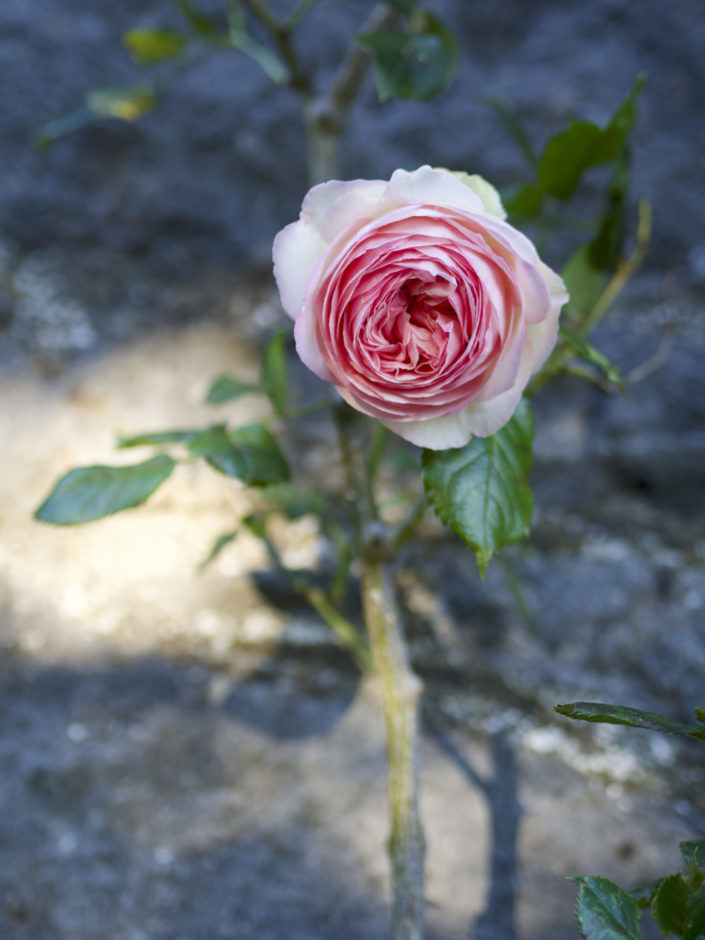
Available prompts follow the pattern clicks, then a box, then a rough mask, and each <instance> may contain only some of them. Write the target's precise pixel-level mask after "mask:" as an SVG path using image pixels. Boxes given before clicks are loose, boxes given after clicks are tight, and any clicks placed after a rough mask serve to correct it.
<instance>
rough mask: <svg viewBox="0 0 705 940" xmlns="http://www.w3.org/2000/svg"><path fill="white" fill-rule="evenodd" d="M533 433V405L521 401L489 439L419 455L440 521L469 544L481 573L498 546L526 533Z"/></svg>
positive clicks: (477, 439) (531, 506) (426, 483)
mask: <svg viewBox="0 0 705 940" xmlns="http://www.w3.org/2000/svg"><path fill="white" fill-rule="evenodd" d="M533 437H534V419H533V415H532V413H531V407H530V405H529V403H528V401H526V400H525V399H522V401H521V402H520V403H519V406H518V407H517V409H516V411H515V412H514V415H513V417H512V418H511V419H510V420H509V421H508V422H507V424H505V425H504V427H503V428H500V430H499V431H497V433H496V434H494V435H493V436H492V437H484V438H483V437H475V438H473V439H472V440H471V441H470V443H469V444H467V445H466V446H465V447H458V448H455V449H453V450H446V451H433V450H425V451H424V453H423V476H424V486H425V488H426V493H427V495H428V498H429V501H430V503H431V505H432V506H433V509H434V510H435V512H436V514H437V515H438V516H440V518H441V519H442V520H443V522H445V524H446V525H448V526H450V528H451V529H452V530H453V531H454V532H455V533H456V534H457V535H459V536H460V537H461V538H462V539H464V540H465V541H466V542H467V543H468V545H470V546H472V548H473V549H474V551H475V557H476V559H477V564H478V567H479V569H480V573H481V575H482V576H483V577H484V573H485V569H486V568H487V564H488V562H489V560H490V558H491V557H492V555H493V554H494V552H495V551H497V549H499V548H502V547H503V546H505V545H511V544H512V543H513V542H518V541H519V539H521V538H523V537H524V536H525V535H527V534H528V532H529V529H530V526H531V512H532V509H533V495H532V492H531V488H530V487H529V473H530V471H531V457H532V452H531V450H532V443H533Z"/></svg>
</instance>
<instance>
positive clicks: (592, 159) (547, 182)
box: [538, 121, 614, 199]
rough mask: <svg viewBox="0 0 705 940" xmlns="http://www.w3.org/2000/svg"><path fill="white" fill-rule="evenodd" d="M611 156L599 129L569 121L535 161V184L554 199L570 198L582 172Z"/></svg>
mask: <svg viewBox="0 0 705 940" xmlns="http://www.w3.org/2000/svg"><path fill="white" fill-rule="evenodd" d="M613 157H614V148H613V147H612V146H610V144H609V143H608V142H607V141H606V140H605V134H604V131H603V130H602V128H600V127H598V126H597V124H592V123H591V122H590V121H572V122H571V123H570V124H569V125H568V127H567V128H566V129H565V130H564V131H561V132H560V133H559V134H556V135H555V136H554V137H552V138H551V139H550V140H549V142H548V143H547V144H546V148H545V150H544V152H543V153H542V154H541V158H540V160H539V169H538V177H539V185H540V187H541V189H543V191H544V192H546V193H550V194H551V195H552V196H556V197H557V198H558V199H568V198H570V196H572V195H573V193H574V191H575V188H576V187H577V185H578V183H579V182H580V177H581V176H582V175H583V173H584V172H585V170H587V169H588V168H589V167H591V166H595V165H596V164H598V163H604V162H605V161H606V160H611V159H612V158H613Z"/></svg>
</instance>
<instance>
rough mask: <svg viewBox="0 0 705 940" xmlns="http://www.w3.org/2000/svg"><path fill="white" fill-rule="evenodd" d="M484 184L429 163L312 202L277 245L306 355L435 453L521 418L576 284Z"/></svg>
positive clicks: (371, 411) (319, 191)
mask: <svg viewBox="0 0 705 940" xmlns="http://www.w3.org/2000/svg"><path fill="white" fill-rule="evenodd" d="M504 219H505V212H504V210H503V208H502V204H501V202H500V199H499V196H498V194H497V191H496V190H495V189H494V188H493V187H492V186H490V184H489V183H487V182H486V181H485V180H483V179H482V178H481V177H479V176H468V175H467V174H466V173H457V174H456V173H451V172H450V171H448V170H434V169H431V167H428V166H423V167H421V168H420V169H418V170H415V171H414V172H413V173H407V172H406V171H405V170H397V171H396V172H395V173H394V174H393V175H392V178H391V180H389V182H386V181H383V180H354V181H352V182H339V181H331V182H329V183H323V184H322V185H320V186H314V187H313V189H311V190H310V192H309V193H308V194H307V196H306V198H305V199H304V202H303V206H302V208H301V215H300V218H299V220H298V221H297V222H293V223H292V224H291V225H288V226H287V227H286V228H285V229H283V230H282V231H281V232H280V233H279V234H278V235H277V237H276V239H275V241H274V275H275V278H276V281H277V285H278V287H279V292H280V295H281V300H282V304H283V305H284V309H285V310H286V311H287V313H288V314H289V315H290V316H291V317H293V318H294V319H295V321H296V323H295V330H294V332H295V337H296V348H297V351H298V353H299V355H300V357H301V359H302V360H303V362H304V363H305V364H306V365H307V366H308V367H309V369H311V370H312V371H313V372H315V373H316V375H318V376H320V377H321V378H322V379H325V380H327V381H329V382H332V383H333V384H334V385H335V387H336V389H337V390H338V392H339V393H340V395H341V396H342V397H343V398H344V399H345V401H347V402H348V403H349V404H350V405H352V407H353V408H356V409H357V410H358V411H361V412H364V414H367V415H371V416H372V417H373V418H377V419H378V420H379V421H381V422H382V424H384V425H386V426H387V427H388V428H391V429H392V431H394V432H396V433H397V434H399V435H400V436H401V437H403V438H406V439H407V440H408V441H412V442H413V443H414V444H419V445H421V446H422V447H428V448H431V449H434V450H444V449H446V448H449V447H460V446H463V445H465V444H467V443H468V441H469V440H470V438H471V437H472V436H473V435H478V436H480V437H487V436H488V435H490V434H493V433H494V432H495V431H497V430H498V428H500V427H502V425H503V424H505V423H506V422H507V421H508V420H509V419H510V418H511V416H512V414H513V412H514V409H515V408H516V406H517V404H518V402H519V399H520V398H521V394H522V391H523V389H524V388H525V386H526V384H527V382H528V381H529V378H530V377H531V375H532V373H534V372H536V370H537V369H539V367H540V366H541V365H542V363H543V362H544V360H545V359H546V357H547V356H548V354H549V353H550V351H551V349H552V348H553V346H554V344H555V341H556V335H557V330H558V316H559V313H560V309H561V306H562V305H563V304H564V303H565V302H566V300H567V299H568V295H567V293H566V290H565V286H564V284H563V282H562V280H561V279H560V277H558V275H557V274H555V273H554V272H553V271H551V269H550V268H548V267H547V266H546V265H545V264H544V263H543V262H542V261H541V260H540V258H539V256H538V255H537V253H536V249H535V248H534V246H533V245H532V244H531V242H530V241H529V240H528V239H527V238H526V237H525V236H524V235H522V234H521V233H520V232H518V231H517V230H516V229H515V228H513V227H512V226H511V225H509V224H508V223H507V222H505V221H504Z"/></svg>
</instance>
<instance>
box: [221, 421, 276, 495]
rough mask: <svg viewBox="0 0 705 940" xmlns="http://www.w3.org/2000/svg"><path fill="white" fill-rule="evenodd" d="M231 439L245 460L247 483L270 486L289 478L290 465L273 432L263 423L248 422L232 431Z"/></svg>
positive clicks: (245, 478) (245, 479)
mask: <svg viewBox="0 0 705 940" xmlns="http://www.w3.org/2000/svg"><path fill="white" fill-rule="evenodd" d="M230 439H231V441H232V442H233V444H234V445H235V447H236V448H237V449H238V450H239V452H240V453H241V454H242V456H243V458H244V460H245V475H244V477H242V479H244V481H245V482H246V483H250V484H252V485H253V486H269V485H270V484H272V483H286V482H287V481H288V480H289V466H288V464H287V462H286V458H285V457H284V454H283V453H282V452H281V449H280V447H279V445H278V444H277V442H276V440H275V438H274V436H273V434H272V432H271V431H270V430H269V429H268V428H266V427H265V426H264V425H263V424H248V425H246V426H245V427H242V428H237V430H235V431H231V432H230Z"/></svg>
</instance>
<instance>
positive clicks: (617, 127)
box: [605, 72, 646, 152]
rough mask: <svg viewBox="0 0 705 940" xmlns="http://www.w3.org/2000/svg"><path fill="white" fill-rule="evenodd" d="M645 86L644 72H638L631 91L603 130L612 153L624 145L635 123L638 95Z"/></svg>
mask: <svg viewBox="0 0 705 940" xmlns="http://www.w3.org/2000/svg"><path fill="white" fill-rule="evenodd" d="M645 84H646V72H639V74H638V75H637V77H636V79H635V81H634V85H633V86H632V90H631V91H630V92H629V94H628V95H627V97H626V98H625V99H624V101H623V102H622V104H620V106H619V107H618V108H617V110H616V111H615V112H614V114H613V115H612V118H611V120H610V122H609V124H608V125H607V127H606V128H605V134H606V135H607V137H608V139H609V144H610V145H611V146H612V148H613V149H614V151H615V152H616V151H618V150H619V149H620V147H622V145H623V144H625V143H626V141H627V139H628V137H629V135H630V134H631V132H632V130H633V128H634V124H635V123H636V116H637V114H636V106H637V102H638V100H639V95H640V94H641V92H642V89H643V88H644V85H645Z"/></svg>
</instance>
